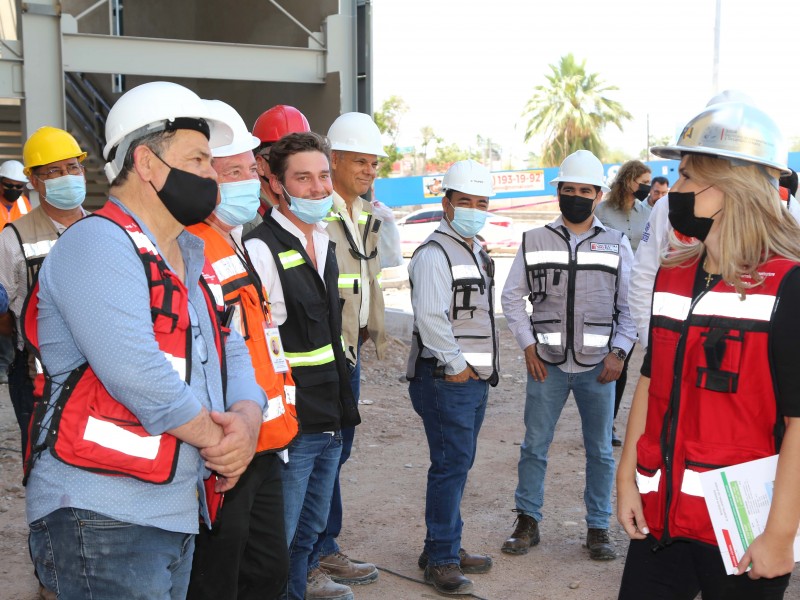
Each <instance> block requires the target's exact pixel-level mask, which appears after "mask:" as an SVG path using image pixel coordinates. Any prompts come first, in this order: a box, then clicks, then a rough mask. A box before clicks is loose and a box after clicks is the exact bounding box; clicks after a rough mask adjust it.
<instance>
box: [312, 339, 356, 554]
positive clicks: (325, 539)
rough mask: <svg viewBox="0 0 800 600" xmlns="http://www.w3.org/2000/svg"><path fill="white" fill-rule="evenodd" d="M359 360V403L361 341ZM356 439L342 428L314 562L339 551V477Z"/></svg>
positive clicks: (353, 374)
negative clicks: (334, 474) (328, 506)
mask: <svg viewBox="0 0 800 600" xmlns="http://www.w3.org/2000/svg"><path fill="white" fill-rule="evenodd" d="M356 356H357V358H358V360H357V361H356V364H355V366H354V367H353V370H352V371H351V372H350V387H351V388H352V389H353V397H354V398H355V399H356V402H358V399H359V398H360V397H361V341H360V340H359V342H358V350H357V355H356ZM355 437H356V428H355V427H343V428H342V456H341V458H340V459H339V468H338V469H337V470H336V480H335V481H334V482H333V496H332V497H331V510H330V513H329V514H328V525H327V526H326V528H325V532H324V533H323V534H322V535H321V536H320V537H319V541H318V542H317V545H316V546H315V547H314V556H313V560H316V561H319V557H320V556H328V555H330V554H333V553H334V552H338V551H339V544H337V543H336V538H337V537H339V534H340V533H341V532H342V512H343V510H342V490H341V488H340V487H339V475H340V474H341V471H342V466H343V465H344V463H346V462H347V459H348V458H350V452H351V451H352V450H353V440H354V439H355Z"/></svg>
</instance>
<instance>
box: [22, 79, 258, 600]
mask: <svg viewBox="0 0 800 600" xmlns="http://www.w3.org/2000/svg"><path fill="white" fill-rule="evenodd" d="M231 141H232V128H231V125H230V124H229V123H227V122H225V121H224V120H221V119H220V118H219V116H218V112H217V111H216V110H215V109H214V108H213V107H212V106H211V105H210V104H209V103H208V102H207V101H204V100H202V99H200V98H199V97H198V96H197V95H196V94H194V93H193V92H192V91H190V90H188V89H186V88H185V87H183V86H180V85H177V84H174V83H167V82H153V83H146V84H144V85H141V86H139V87H136V88H133V89H132V90H130V91H128V92H127V93H125V94H124V95H123V96H122V97H121V98H120V99H119V100H118V101H117V102H116V104H114V106H113V107H112V108H111V111H110V112H109V114H108V119H107V121H106V146H105V148H104V152H103V154H104V157H105V158H106V159H107V160H108V162H107V163H106V166H105V172H106V175H107V177H108V180H109V182H111V189H110V194H109V201H108V202H107V203H106V205H105V206H104V207H103V208H102V209H100V210H99V211H97V212H96V213H95V214H94V215H92V216H90V217H87V218H85V219H83V220H82V221H80V222H79V223H76V224H75V225H74V226H73V227H71V228H70V229H69V230H68V231H65V232H64V233H63V234H62V235H61V237H60V239H59V242H58V244H57V245H56V246H55V247H54V248H53V250H52V251H51V252H50V254H49V255H48V257H47V260H46V261H45V262H44V264H43V266H42V268H41V270H40V271H39V282H38V293H33V294H32V295H31V301H30V302H29V303H28V308H27V311H26V313H25V315H24V317H25V318H24V322H25V324H26V328H25V335H26V338H27V339H28V340H29V342H30V343H31V344H32V345H33V346H34V347H35V348H36V349H37V352H38V354H39V356H40V358H41V362H42V365H43V367H44V375H45V386H44V397H43V399H42V402H41V403H40V404H38V405H37V408H36V409H35V411H34V415H33V419H32V430H31V441H32V443H31V448H30V453H29V457H28V460H26V464H25V474H26V477H27V486H28V489H27V494H26V498H27V515H28V521H29V524H30V538H29V539H30V549H31V556H32V558H33V561H34V565H35V568H36V572H37V575H38V576H39V579H40V581H41V582H42V583H43V584H44V586H45V587H46V588H48V589H49V590H50V591H55V592H57V593H58V596H59V597H64V598H85V597H88V596H89V595H92V596H96V597H103V598H170V597H171V598H183V597H185V595H186V590H187V587H188V583H189V576H190V570H191V564H192V553H193V551H194V536H195V534H196V533H197V531H198V523H199V522H200V520H201V519H202V521H203V522H204V523H205V524H206V525H207V526H210V525H211V524H212V523H213V522H214V521H215V520H216V518H217V517H218V513H219V508H220V506H221V503H222V494H223V493H224V492H226V491H228V490H229V489H232V488H233V487H234V485H235V484H236V482H237V481H238V479H239V477H240V476H241V475H242V473H244V471H245V469H246V467H247V465H248V464H249V462H250V460H251V459H252V457H253V453H254V450H255V447H256V441H257V438H258V432H259V426H260V424H261V414H262V411H263V409H264V406H265V404H266V398H265V396H264V392H263V391H262V390H261V388H260V387H259V386H258V384H257V383H256V380H255V377H254V375H253V367H252V365H251V362H250V356H249V354H248V352H247V347H246V346H245V343H244V341H243V340H242V337H241V336H240V335H239V334H238V333H237V332H235V331H231V330H230V329H229V328H228V322H229V320H230V319H231V318H232V314H231V311H225V309H224V306H223V304H222V302H223V299H222V289H221V287H220V285H219V281H218V279H217V277H216V274H215V273H214V271H213V269H211V266H210V264H209V263H208V261H207V260H206V259H205V257H204V256H203V242H202V240H200V239H198V238H197V237H195V236H194V235H192V234H190V233H188V232H187V231H185V227H187V226H189V225H193V224H195V223H199V222H202V221H203V219H205V218H207V217H208V216H209V215H210V214H211V212H212V211H213V210H214V206H215V204H216V201H217V182H216V178H217V175H216V173H215V172H214V169H213V168H212V166H211V147H218V146H222V145H225V144H228V143H230V142H231ZM48 183H49V181H48Z"/></svg>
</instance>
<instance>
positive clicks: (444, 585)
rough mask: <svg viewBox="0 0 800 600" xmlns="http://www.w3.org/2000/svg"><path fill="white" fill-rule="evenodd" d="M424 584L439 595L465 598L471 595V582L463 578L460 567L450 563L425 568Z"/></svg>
mask: <svg viewBox="0 0 800 600" xmlns="http://www.w3.org/2000/svg"><path fill="white" fill-rule="evenodd" d="M425 582H426V583H429V584H431V585H432V586H433V587H434V588H436V591H437V592H439V593H440V594H450V595H453V596H465V595H468V594H471V593H472V581H470V580H469V579H467V578H466V577H464V574H463V573H462V572H461V567H459V566H458V565H457V564H454V563H451V564H447V565H439V566H438V567H434V566H431V565H428V566H427V567H425Z"/></svg>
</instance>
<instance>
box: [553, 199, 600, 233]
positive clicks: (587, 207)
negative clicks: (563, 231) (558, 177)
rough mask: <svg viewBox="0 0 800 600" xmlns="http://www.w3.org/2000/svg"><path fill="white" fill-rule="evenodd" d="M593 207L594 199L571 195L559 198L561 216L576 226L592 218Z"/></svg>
mask: <svg viewBox="0 0 800 600" xmlns="http://www.w3.org/2000/svg"><path fill="white" fill-rule="evenodd" d="M593 205H594V198H584V197H583V196H570V195H569V194H559V196H558V208H559V210H560V211H561V214H562V215H563V217H564V218H565V219H566V220H567V221H569V222H570V223H574V224H576V225H577V224H578V223H583V222H584V221H585V220H586V219H588V218H589V217H591V216H592V210H593V208H594V206H593Z"/></svg>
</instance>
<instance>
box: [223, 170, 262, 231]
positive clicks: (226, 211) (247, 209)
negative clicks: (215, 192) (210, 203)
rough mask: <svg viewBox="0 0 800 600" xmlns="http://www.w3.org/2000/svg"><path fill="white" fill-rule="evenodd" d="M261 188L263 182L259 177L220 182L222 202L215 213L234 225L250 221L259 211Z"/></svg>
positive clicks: (225, 221)
mask: <svg viewBox="0 0 800 600" xmlns="http://www.w3.org/2000/svg"><path fill="white" fill-rule="evenodd" d="M260 189H261V183H260V182H259V181H258V179H248V180H246V181H230V182H225V183H220V184H219V196H220V202H219V204H217V207H216V208H215V209H214V214H216V215H217V217H218V218H219V219H220V220H221V221H222V222H224V223H227V224H228V225H231V226H232V227H236V226H237V225H244V224H245V223H249V222H250V221H252V220H253V219H255V217H256V214H257V212H258V206H259V199H258V192H259V190H260Z"/></svg>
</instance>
